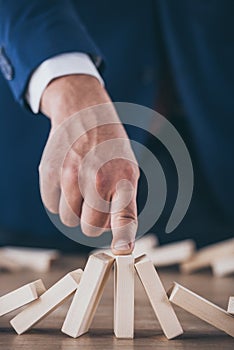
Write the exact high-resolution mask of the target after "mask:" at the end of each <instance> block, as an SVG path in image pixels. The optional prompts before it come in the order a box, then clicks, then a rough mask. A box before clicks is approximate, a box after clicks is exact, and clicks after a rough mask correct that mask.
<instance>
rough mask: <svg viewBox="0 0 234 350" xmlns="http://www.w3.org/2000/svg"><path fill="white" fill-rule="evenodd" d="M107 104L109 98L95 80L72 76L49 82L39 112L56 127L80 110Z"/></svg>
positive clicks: (86, 76) (82, 76)
mask: <svg viewBox="0 0 234 350" xmlns="http://www.w3.org/2000/svg"><path fill="white" fill-rule="evenodd" d="M107 102H110V98H109V96H108V94H107V92H106V90H105V88H104V87H103V86H102V85H101V84H100V82H99V81H98V79H97V78H95V77H93V76H91V75H85V74H74V75H68V76H63V77H59V78H56V79H54V80H53V81H51V83H50V84H49V85H48V86H47V87H46V89H45V91H44V93H43V95H42V98H41V104H40V110H41V112H42V113H44V114H45V115H46V116H48V117H49V118H50V119H51V124H52V126H54V127H56V126H58V125H59V124H61V123H62V122H63V121H64V120H65V119H67V118H69V117H70V116H71V115H73V114H74V113H76V112H78V111H80V110H82V109H85V108H88V107H91V106H94V105H98V104H102V103H107Z"/></svg>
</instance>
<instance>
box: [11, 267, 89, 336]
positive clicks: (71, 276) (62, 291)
mask: <svg viewBox="0 0 234 350" xmlns="http://www.w3.org/2000/svg"><path fill="white" fill-rule="evenodd" d="M81 276H82V270H81V269H78V270H75V271H72V272H70V273H68V274H67V275H66V276H64V277H63V278H62V279H61V280H59V281H58V282H57V283H55V284H54V285H53V286H52V287H51V288H50V289H48V290H47V291H46V292H45V293H44V294H42V295H41V296H40V298H39V299H37V300H35V301H34V302H33V303H31V304H30V305H29V306H28V307H27V308H26V309H25V310H23V311H22V312H21V313H19V314H18V315H17V316H16V317H15V318H13V319H12V320H11V321H10V323H11V325H12V327H13V328H14V329H15V331H16V332H17V333H18V334H22V333H24V332H26V331H27V330H28V329H29V328H31V327H33V326H34V325H35V324H36V323H37V322H39V321H40V320H42V319H43V318H44V317H46V316H47V315H48V314H49V313H51V312H52V311H54V310H55V309H56V308H57V307H59V306H60V305H61V304H62V303H63V302H64V301H65V300H66V299H67V298H68V297H69V296H70V295H71V294H72V293H74V292H75V290H76V289H77V288H78V286H79V282H80V279H81Z"/></svg>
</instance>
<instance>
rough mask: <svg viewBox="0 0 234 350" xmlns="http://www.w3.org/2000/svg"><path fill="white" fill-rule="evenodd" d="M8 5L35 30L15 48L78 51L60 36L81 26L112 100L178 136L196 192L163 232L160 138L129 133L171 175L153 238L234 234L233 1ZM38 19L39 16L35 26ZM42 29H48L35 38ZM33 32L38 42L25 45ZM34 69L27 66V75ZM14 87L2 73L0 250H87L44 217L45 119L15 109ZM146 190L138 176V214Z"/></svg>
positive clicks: (173, 185)
mask: <svg viewBox="0 0 234 350" xmlns="http://www.w3.org/2000/svg"><path fill="white" fill-rule="evenodd" d="M9 3H11V4H10V5H11V6H10V5H9V8H7V5H4V6H6V8H5V12H6V11H9V13H8V15H9V21H10V18H11V11H13V12H14V10H15V9H14V6H16V7H17V6H18V7H17V11H18V14H19V17H20V15H21V14H22V18H24V21H26V23H27V21H28V23H29V24H28V25H29V26H31V33H30V36H29V37H28V36H24V37H22V38H21V39H22V42H21V43H20V45H21V47H23V48H24V50H25V55H26V56H30V55H31V56H32V57H33V56H34V55H36V54H37V50H40V42H39V41H38V38H40V39H41V41H42V42H43V40H44V41H47V44H49V45H47V46H50V45H51V47H53V46H55V45H57V47H56V48H55V49H54V52H55V53H57V54H58V53H60V52H61V53H63V52H70V51H74V50H76V51H79V43H76V39H75V35H74V36H73V37H72V38H71V48H69V47H68V46H66V45H67V44H66V45H65V44H64V46H63V35H64V41H66V31H67V30H69V25H73V26H75V24H74V23H77V22H81V23H82V24H83V25H84V27H85V29H86V30H87V32H88V33H89V35H90V37H91V38H92V40H93V42H94V43H95V45H96V46H97V47H98V49H99V50H100V55H101V57H102V59H103V64H102V65H101V68H100V70H101V74H102V76H103V79H104V81H105V84H106V88H107V90H108V92H109V93H110V95H111V97H112V99H113V101H121V102H132V103H137V104H141V105H144V106H148V107H150V108H153V109H155V110H156V111H158V112H160V113H162V114H163V115H164V116H165V117H167V118H168V120H170V122H171V123H172V124H173V125H174V126H175V127H176V129H177V130H178V131H179V133H180V135H181V136H182V138H183V139H184V141H185V143H186V145H187V147H188V149H189V152H190V155H191V158H192V162H193V167H194V174H195V184H194V193H193V198H192V202H191V205H190V208H189V210H188V212H187V214H186V216H185V218H184V220H183V221H182V223H181V224H180V225H179V226H178V228H177V229H176V230H175V231H174V232H173V233H171V234H169V235H168V234H165V226H166V223H167V221H168V218H169V216H170V213H171V210H172V207H173V204H174V201H175V197H176V191H177V177H176V171H175V167H174V164H173V162H172V160H171V159H170V156H169V155H168V154H167V152H166V150H165V149H164V147H163V146H162V145H161V144H160V142H159V141H157V140H156V139H154V138H153V137H150V136H149V135H141V132H140V131H137V132H136V130H134V128H130V127H128V128H127V131H128V133H129V135H130V137H131V138H132V139H136V140H139V139H140V140H141V139H144V140H145V144H146V145H147V147H149V148H150V149H151V150H152V151H153V152H154V153H155V155H156V156H157V158H158V159H159V160H160V162H161V164H162V167H163V169H164V172H165V174H166V177H167V185H168V198H167V203H166V207H165V209H164V211H163V214H162V216H161V217H160V219H159V220H158V222H157V223H156V224H155V226H154V227H153V228H152V229H151V230H150V232H154V233H155V234H157V236H158V237H159V240H160V242H161V243H162V244H164V243H167V242H171V241H175V240H181V239H184V238H188V237H189V238H191V237H192V238H194V239H195V240H196V242H197V245H198V246H203V245H206V244H209V243H212V242H216V241H219V240H223V239H225V238H228V237H233V195H234V186H233V175H234V165H233V150H234V138H233V127H234V99H233V92H234V68H233V62H234V39H233V38H234V26H233V16H234V2H233V1H232V0H225V1H216V0H213V1H210V0H196V1H194V0H179V1H173V0H154V1H153V0H152V1H149V0H146V1H144V2H141V1H131V0H130V1H128V2H126V1H122V0H120V1H118V2H113V3H111V4H110V2H109V1H104V0H103V1H98V2H93V1H67V2H65V1H57V2H54V1H51V2H48V1H41V2H40V6H39V5H38V4H37V5H35V3H36V2H29V1H26V0H23V1H22V2H21V4H20V5H19V4H18V5H13V2H11V1H10V2H9ZM2 4H3V3H2V2H1V6H3V5H2ZM34 7H35V8H34ZM27 10H28V12H27V16H25V17H24V15H23V14H24V11H27ZM52 10H53V11H52ZM51 11H52V13H53V16H54V17H51ZM6 13H7V12H6ZM2 14H3V12H2ZM42 15H43V16H42ZM1 16H2V15H1V11H0V17H1ZM40 16H41V17H40ZM56 16H58V21H56V18H57V17H56ZM63 16H64V21H63V20H62V21H61V18H62V19H63ZM69 16H70V18H71V21H70V22H69ZM38 18H43V22H41V24H40V22H38ZM46 21H48V23H47V22H46ZM0 22H1V25H0V39H1V43H0V45H2V46H4V44H5V43H4V38H5V36H4V35H3V33H5V32H4V30H5V27H7V25H8V22H7V18H6V17H4V18H0ZM24 23H25V22H24ZM69 23H71V24H69ZM46 24H48V25H46ZM40 25H41V26H44V27H43V28H45V29H43V30H42V31H41V32H40ZM4 26H5V27H4ZM47 27H48V35H46V30H47V29H46V28H47ZM19 28H20V27H19ZM51 28H52V29H51ZM74 28H75V27H74ZM51 30H53V31H54V32H55V34H56V31H57V35H58V36H59V37H60V41H59V42H58V43H57V42H56V40H52V39H51V37H50V31H51ZM77 31H78V27H77ZM12 32H13V31H12ZM34 32H35V33H34ZM38 33H41V34H40V35H41V37H40V35H39V34H38ZM34 34H35V42H34V41H32V42H31V41H30V40H32V39H33V38H34ZM87 35H88V34H87ZM19 38H20V35H19V36H18V38H15V37H14V36H12V38H11V44H10V45H11V47H12V48H13V49H14V50H15V51H16V50H17V47H18V46H19V44H18V43H17V42H16V41H17V40H19ZM29 38H30V39H29ZM50 40H51V43H50V42H49V41H50ZM56 43H57V44H56ZM42 46H43V45H42ZM13 49H12V52H14V50H13ZM6 51H7V47H6ZM8 51H11V50H8ZM88 53H90V52H88ZM91 54H92V53H91ZM48 56H51V51H50V53H48V54H46V53H45V55H44V59H47V58H48ZM9 59H12V61H13V66H14V63H15V66H14V69H15V74H16V76H17V74H19V75H20V74H21V73H18V71H17V68H18V66H17V62H16V61H14V57H11V55H10V54H9ZM32 71H33V70H32ZM32 71H30V69H28V71H27V74H28V79H29V78H30V74H31V73H32ZM25 74H26V73H25ZM10 88H11V84H10ZM10 88H9V85H8V84H7V81H6V79H5V78H4V77H3V76H0V115H1V118H0V160H1V162H0V164H1V172H0V195H1V204H0V244H1V245H6V244H10V245H24V246H41V247H56V248H60V249H62V250H66V251H86V250H89V247H85V246H81V245H79V244H77V243H75V242H73V241H71V240H69V239H68V238H66V237H64V236H63V235H62V234H61V233H60V232H58V231H57V230H56V228H55V227H54V226H53V224H52V223H51V222H50V220H49V218H48V217H47V214H46V212H45V210H44V207H43V205H42V202H41V199H40V193H39V180H38V170H37V169H38V165H39V162H40V157H41V153H42V151H43V148H44V145H45V143H46V139H47V136H48V133H49V127H50V126H49V121H48V119H46V118H45V117H44V116H42V115H38V116H35V115H33V113H32V112H31V111H30V110H29V108H28V106H27V105H26V104H24V105H23V106H22V103H21V105H20V98H13V94H12V92H11V91H10ZM21 102H22V101H21ZM146 136H147V137H146ZM146 190H147V184H146V181H145V179H144V176H142V177H141V180H140V185H139V195H138V202H139V210H141V208H142V206H143V204H144V201H145V196H146ZM155 200H157V199H155Z"/></svg>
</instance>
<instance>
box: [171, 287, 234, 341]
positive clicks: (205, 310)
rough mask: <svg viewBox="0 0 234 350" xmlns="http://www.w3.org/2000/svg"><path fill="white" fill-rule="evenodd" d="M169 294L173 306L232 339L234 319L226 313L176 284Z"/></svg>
mask: <svg viewBox="0 0 234 350" xmlns="http://www.w3.org/2000/svg"><path fill="white" fill-rule="evenodd" d="M169 293H170V298H169V300H170V301H171V302H172V303H173V304H175V305H177V306H180V307H181V308H183V309H184V310H186V311H188V312H190V313H191V314H193V315H195V316H197V317H198V318H200V319H201V320H203V321H205V322H207V323H209V324H210V325H212V326H214V327H216V328H218V329H220V330H222V331H224V332H225V333H227V334H229V335H230V336H232V337H234V317H233V316H231V315H230V314H229V313H228V312H227V311H225V310H223V309H221V308H220V307H219V306H217V305H215V304H213V303H211V302H210V301H208V300H206V299H204V298H202V297H201V296H199V295H197V294H195V293H193V292H191V291H190V290H188V289H187V288H184V287H182V286H180V285H179V284H177V283H174V287H173V288H172V289H171V290H170V292H169Z"/></svg>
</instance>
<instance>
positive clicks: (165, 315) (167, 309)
mask: <svg viewBox="0 0 234 350" xmlns="http://www.w3.org/2000/svg"><path fill="white" fill-rule="evenodd" d="M135 268H136V271H137V273H138V275H139V278H140V280H141V282H142V284H143V286H144V288H145V291H146V294H147V295H148V298H149V300H150V303H151V305H152V307H153V310H154V312H155V314H156V316H157V318H158V321H159V323H160V325H161V327H162V330H163V332H164V334H165V336H166V337H167V338H168V339H172V338H175V337H177V336H179V335H180V334H182V333H183V329H182V327H181V325H180V323H179V321H178V319H177V316H176V314H175V311H174V309H173V307H172V305H171V304H170V302H169V300H168V297H167V294H166V291H165V289H164V287H163V285H162V282H161V280H160V278H159V276H158V274H157V272H156V270H155V268H154V265H153V263H152V261H151V260H150V259H149V258H148V257H147V256H146V255H143V256H142V257H139V258H138V259H136V263H135Z"/></svg>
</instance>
